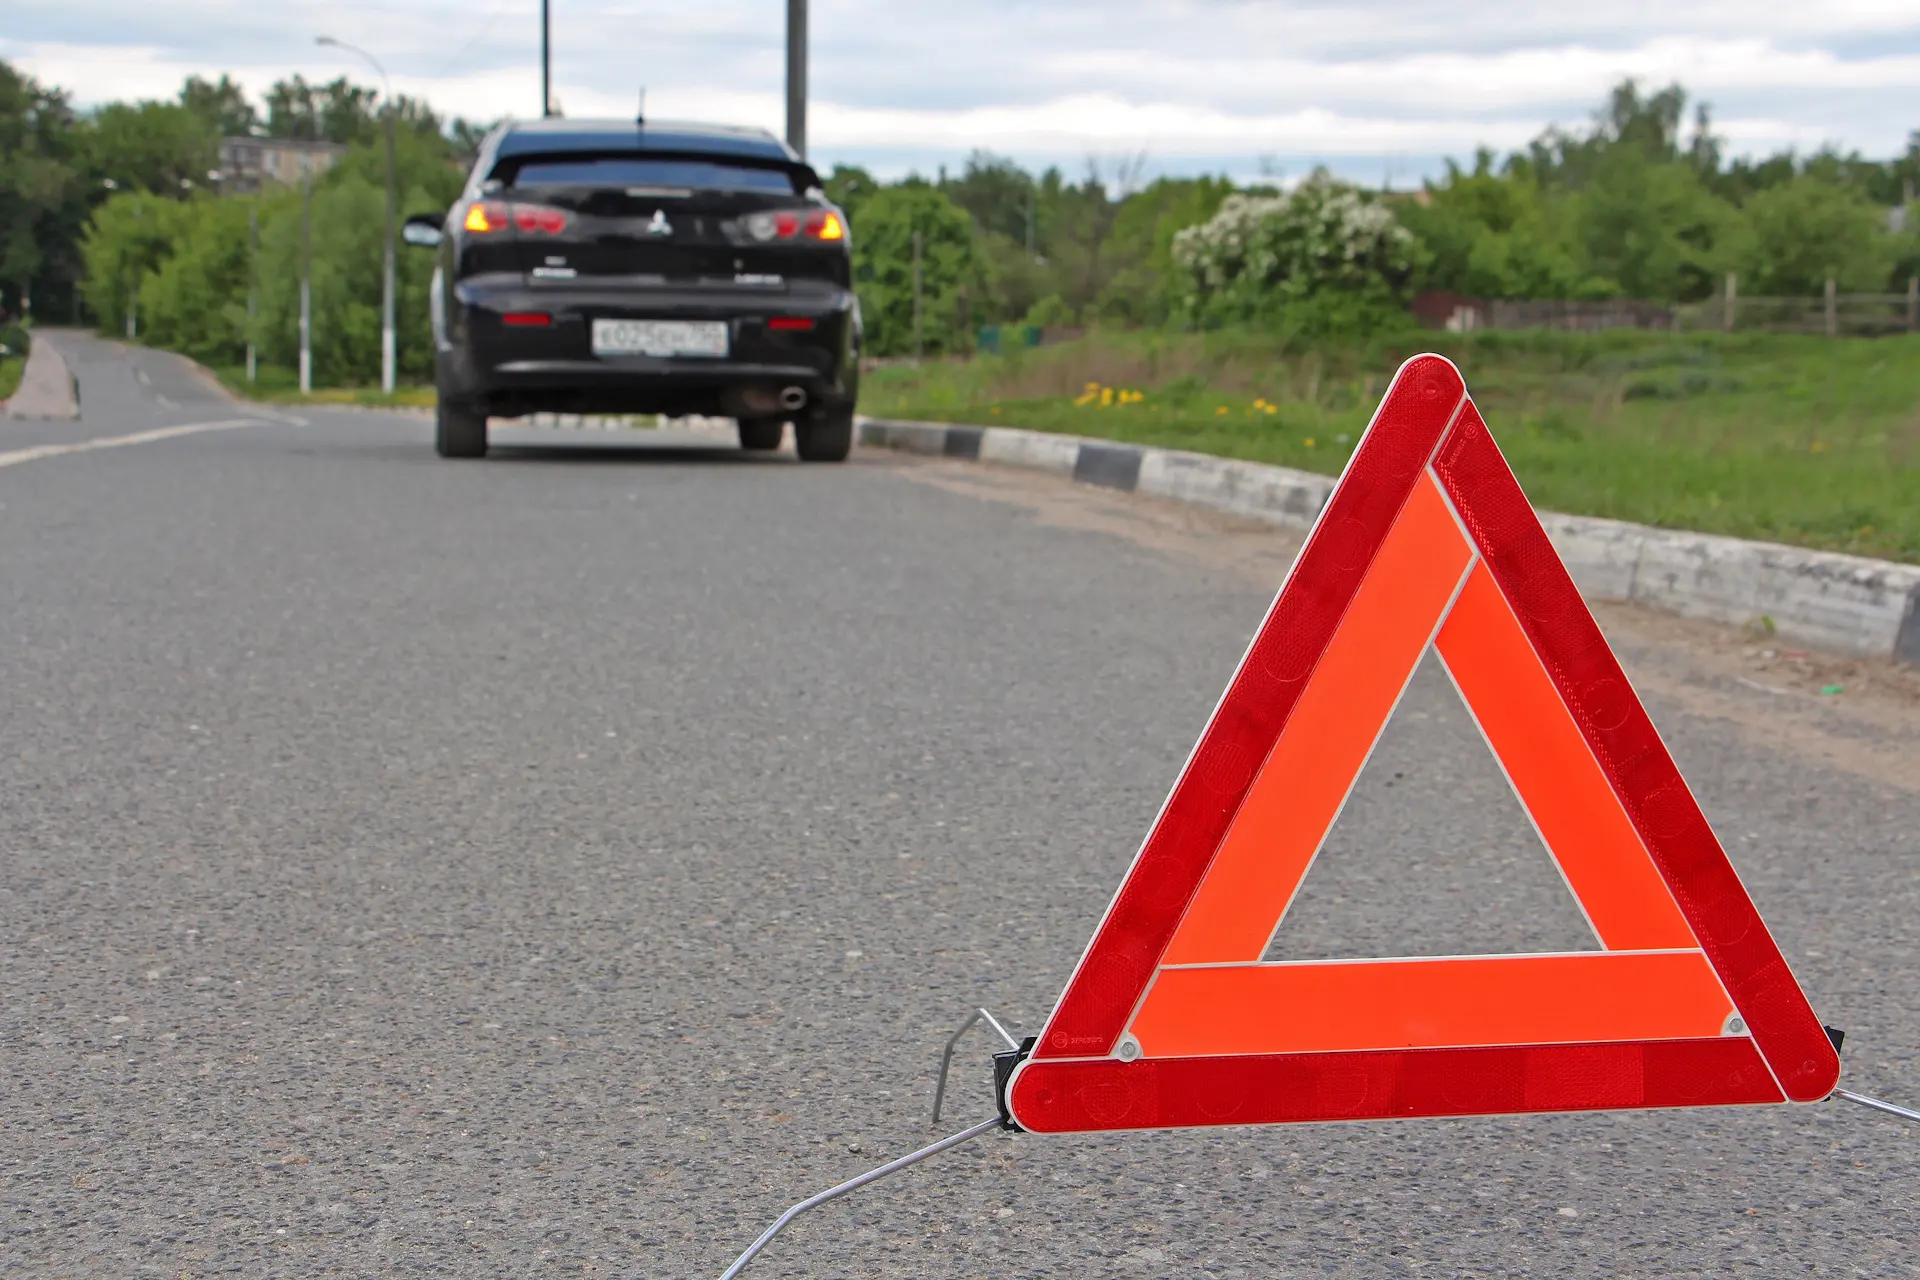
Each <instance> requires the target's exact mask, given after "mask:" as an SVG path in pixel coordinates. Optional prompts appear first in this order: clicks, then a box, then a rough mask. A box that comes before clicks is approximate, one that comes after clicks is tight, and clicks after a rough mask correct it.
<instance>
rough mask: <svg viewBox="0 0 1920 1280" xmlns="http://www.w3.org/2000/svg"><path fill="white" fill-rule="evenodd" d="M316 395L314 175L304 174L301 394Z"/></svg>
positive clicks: (301, 200)
mask: <svg viewBox="0 0 1920 1280" xmlns="http://www.w3.org/2000/svg"><path fill="white" fill-rule="evenodd" d="M304 167H305V165H304V162H303V164H302V168H303V169H304ZM312 392H313V175H312V174H310V173H305V172H303V173H301V175H300V394H301V395H303V396H304V395H310V394H312Z"/></svg>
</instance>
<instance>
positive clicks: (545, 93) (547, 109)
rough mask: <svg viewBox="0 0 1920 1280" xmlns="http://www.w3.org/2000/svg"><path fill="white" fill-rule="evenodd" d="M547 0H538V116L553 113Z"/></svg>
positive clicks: (550, 26) (550, 19)
mask: <svg viewBox="0 0 1920 1280" xmlns="http://www.w3.org/2000/svg"><path fill="white" fill-rule="evenodd" d="M548 7H549V6H548V0H540V118H541V119H542V120H544V119H546V118H547V117H548V116H550V115H552V114H553V22H552V16H551V15H550V14H549V13H548V12H547V10H548Z"/></svg>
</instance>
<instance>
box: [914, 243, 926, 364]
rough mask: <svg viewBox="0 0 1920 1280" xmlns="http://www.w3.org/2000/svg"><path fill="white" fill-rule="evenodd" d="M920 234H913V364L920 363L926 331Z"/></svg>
mask: <svg viewBox="0 0 1920 1280" xmlns="http://www.w3.org/2000/svg"><path fill="white" fill-rule="evenodd" d="M920 314H921V312H920V233H919V232H918V231H915V232H914V233H913V362H914V363H915V364H919V363H920V348H921V345H922V335H923V334H924V332H925V329H924V327H923V325H922V323H921V319H920Z"/></svg>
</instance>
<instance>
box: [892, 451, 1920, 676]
mask: <svg viewBox="0 0 1920 1280" xmlns="http://www.w3.org/2000/svg"><path fill="white" fill-rule="evenodd" d="M859 432H860V435H859V439H860V443H861V444H863V445H870V446H874V447H878V448H885V449H899V450H903V451H905V452H909V453H919V454H929V455H935V456H942V457H950V458H965V459H977V460H979V461H982V462H999V463H1003V464H1005V465H1008V466H1015V467H1026V468H1031V469H1035V470H1040V471H1047V472H1051V473H1053V474H1055V475H1062V476H1069V477H1071V478H1073V479H1075V480H1077V481H1080V482H1082V483H1085V484H1094V485H1100V486H1103V487H1106V488H1111V489H1119V490H1122V491H1125V492H1130V493H1144V494H1148V495H1150V496H1152V497H1158V498H1167V499H1171V500H1173V501H1176V502H1184V503H1189V504H1191V505H1194V506H1200V507H1206V508H1209V509H1211V510H1215V511H1221V512H1225V513H1227V514H1230V515H1235V516H1240V517H1244V518H1247V519H1252V520H1260V521H1265V522H1267V523H1270V524H1275V525H1282V526H1286V527H1289V528H1296V529H1305V528H1307V527H1309V526H1311V525H1312V523H1313V520H1314V518H1315V517H1316V516H1318V515H1319V513H1320V508H1321V507H1323V506H1325V505H1326V502H1327V498H1328V497H1329V496H1330V495H1331V494H1332V492H1333V484H1334V482H1333V479H1332V478H1331V477H1329V476H1322V475H1315V474H1313V473H1311V472H1305V471H1295V470H1292V469H1291V468H1288V467H1276V466H1268V465H1265V464H1262V463H1255V462H1239V461H1235V460H1233V459H1230V458H1217V457H1213V456H1211V455H1208V454H1199V453H1186V452H1182V451H1180V450H1174V449H1153V448H1145V447H1142V446H1138V445H1128V444H1116V443H1114V442H1112V441H1108V440H1089V439H1084V438H1082V437H1079V436H1063V435H1054V434H1052V433H1050V432H1042V431H1023V430H1019V429H1017V428H1013V427H981V426H970V425H949V424H946V423H935V422H900V421H888V420H883V419H876V418H863V419H861V420H860V423H859ZM1540 520H1541V523H1542V524H1543V525H1544V526H1545V527H1546V530H1547V536H1548V537H1550V538H1551V539H1552V540H1553V544H1554V546H1555V547H1556V548H1557V549H1558V550H1559V552H1560V555H1561V558H1562V559H1563V560H1565V561H1566V564H1567V570H1568V572H1569V573H1571V574H1572V575H1573V580H1574V583H1575V585H1577V586H1578V587H1579V588H1580V590H1581V591H1582V592H1584V593H1585V594H1587V595H1589V596H1593V597H1598V598H1602V599H1611V600H1637V601H1640V602H1641V603H1643V604H1647V605H1651V606H1653V607H1654V608H1658V609H1663V610H1665V611H1667V612H1669V613H1676V614H1679V615H1681V616H1683V617H1689V618H1700V619H1704V620H1708V621H1714V622H1726V623H1733V624H1736V625H1754V626H1757V627H1760V628H1762V629H1764V630H1766V631H1767V632H1768V633H1770V634H1773V635H1776V636H1777V637H1778V638H1779V639H1781V640H1783V641H1788V642H1792V643H1798V644H1806V645H1810V646H1814V647H1818V648H1821V649H1828V650H1833V651H1835V652H1839V653H1846V654H1852V655H1856V656H1862V657H1884V658H1895V659H1898V660H1900V661H1903V662H1910V663H1916V664H1920V565H1908V564H1897V563H1895V562H1893V561H1889V560H1873V559H1869V558H1868V557H1865V556H1850V555H1842V554H1840V553H1838V552H1831V551H1808V550H1806V549H1804V548H1801V547H1789V546H1784V545H1781V544H1779V543H1772V542H1749V541H1747V540H1745V539H1742V538H1728V537H1722V536H1720V535H1717V534H1705V533H1686V532H1682V531H1677V530H1672V529H1656V528H1652V527H1650V526H1647V525H1637V524H1630V523H1628V522H1626V521H1624V520H1604V519H1599V518H1596V517H1592V516H1569V515H1559V514H1556V513H1553V512H1546V511H1543V512H1541V513H1540Z"/></svg>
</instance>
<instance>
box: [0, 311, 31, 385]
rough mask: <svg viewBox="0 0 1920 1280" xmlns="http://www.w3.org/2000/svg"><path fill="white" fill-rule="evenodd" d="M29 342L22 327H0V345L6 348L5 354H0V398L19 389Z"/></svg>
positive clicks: (24, 369)
mask: <svg viewBox="0 0 1920 1280" xmlns="http://www.w3.org/2000/svg"><path fill="white" fill-rule="evenodd" d="M31 342H32V340H31V339H30V338H28V337H27V334H26V331H25V330H24V329H18V328H11V327H9V328H0V347H5V348H6V349H7V354H5V355H3V356H0V400H5V399H7V398H8V397H9V396H11V395H12V394H13V393H14V392H16V391H18V390H19V389H20V375H21V374H22V373H24V372H25V371H26V368H27V349H28V347H29V346H30V345H31Z"/></svg>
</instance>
